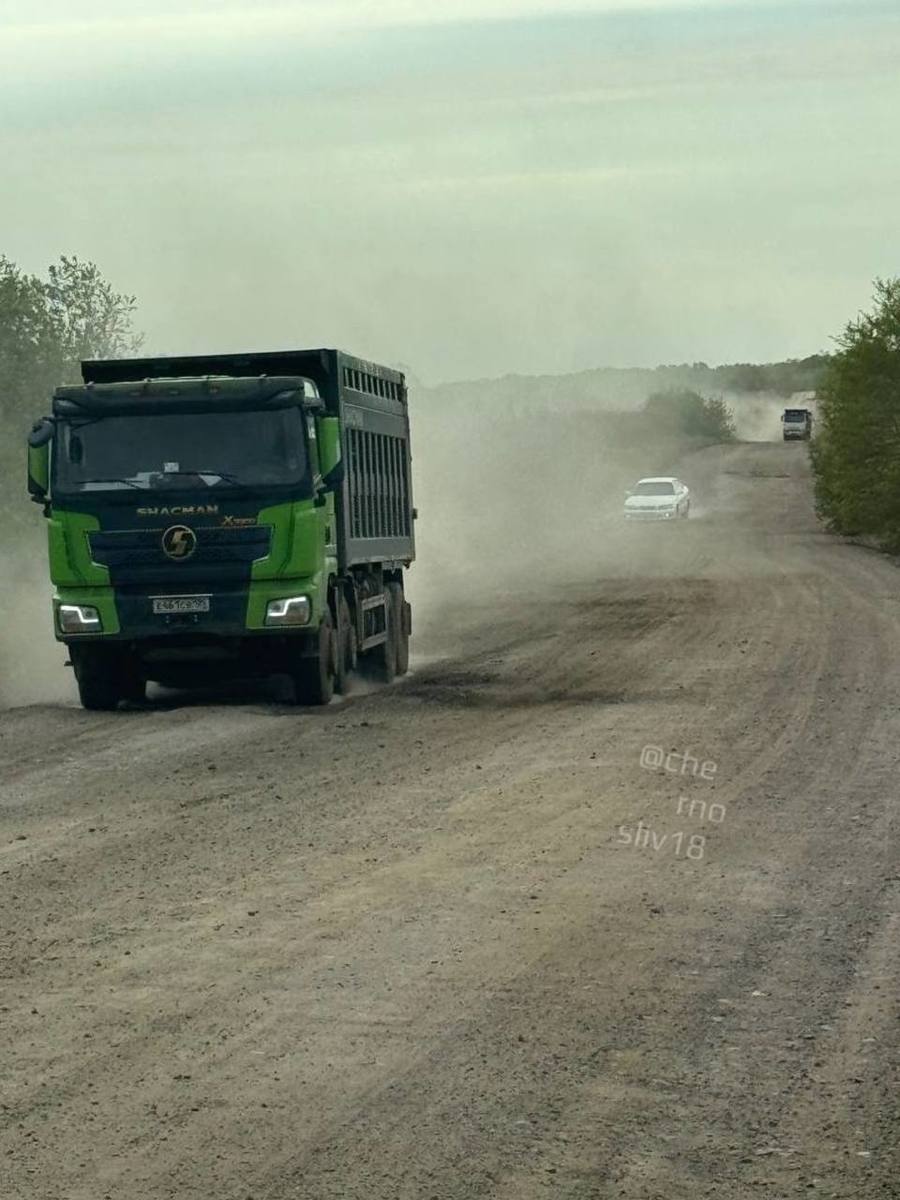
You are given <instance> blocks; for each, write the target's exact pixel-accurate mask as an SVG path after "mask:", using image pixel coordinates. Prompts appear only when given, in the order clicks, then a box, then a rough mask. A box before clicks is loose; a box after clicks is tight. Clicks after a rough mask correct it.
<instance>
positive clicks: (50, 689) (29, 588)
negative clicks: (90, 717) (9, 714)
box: [0, 529, 75, 709]
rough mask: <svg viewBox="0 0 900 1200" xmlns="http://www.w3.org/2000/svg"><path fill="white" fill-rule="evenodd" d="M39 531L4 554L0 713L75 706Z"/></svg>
mask: <svg viewBox="0 0 900 1200" xmlns="http://www.w3.org/2000/svg"><path fill="white" fill-rule="evenodd" d="M42 537H43V531H42V530H40V529H38V530H37V531H36V532H34V533H32V534H31V535H30V536H29V537H28V538H27V545H26V544H25V542H26V539H25V538H22V539H21V542H20V544H19V545H18V546H15V547H12V548H8V547H4V550H3V578H2V579H0V709H2V708H12V707H14V706H18V705H23V704H39V703H65V702H74V699H75V685H74V682H73V679H72V672H71V671H70V670H68V669H67V668H66V667H65V666H64V664H65V661H66V652H65V649H64V647H62V646H60V645H59V644H58V643H57V642H56V640H55V639H54V636H53V620H52V615H51V613H52V609H51V596H52V593H53V589H52V587H51V584H50V579H49V572H48V568H47V563H46V553H45V551H44V545H43V541H42Z"/></svg>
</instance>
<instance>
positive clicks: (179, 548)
mask: <svg viewBox="0 0 900 1200" xmlns="http://www.w3.org/2000/svg"><path fill="white" fill-rule="evenodd" d="M162 548H163V553H164V554H166V555H167V556H168V557H169V558H172V559H174V560H175V561H176V562H184V560H185V559H186V558H190V557H191V555H192V554H193V553H194V551H195V550H196V549H197V535H196V533H194V531H193V529H189V528H188V527H187V525H172V526H170V527H169V528H168V529H167V530H166V532H165V533H164V534H163V535H162Z"/></svg>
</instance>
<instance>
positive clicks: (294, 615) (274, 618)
mask: <svg viewBox="0 0 900 1200" xmlns="http://www.w3.org/2000/svg"><path fill="white" fill-rule="evenodd" d="M311 616H312V603H311V602H310V599H309V596H289V597H288V598H287V599H286V600H270V601H269V603H268V604H267V605H266V624H267V625H308V624H309V620H310V617H311Z"/></svg>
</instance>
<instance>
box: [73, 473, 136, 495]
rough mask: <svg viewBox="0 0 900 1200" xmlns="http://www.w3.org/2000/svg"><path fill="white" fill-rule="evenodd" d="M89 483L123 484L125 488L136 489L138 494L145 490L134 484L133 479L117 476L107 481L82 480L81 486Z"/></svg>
mask: <svg viewBox="0 0 900 1200" xmlns="http://www.w3.org/2000/svg"><path fill="white" fill-rule="evenodd" d="M89 483H124V484H125V485H126V487H131V488H137V490H138V491H139V492H143V491H146V488H144V487H142V486H141V484H139V483H135V482H134V480H133V479H119V478H118V477H117V476H110V478H109V479H82V480H81V486H82V487H87V485H88V484H89Z"/></svg>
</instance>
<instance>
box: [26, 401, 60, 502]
mask: <svg viewBox="0 0 900 1200" xmlns="http://www.w3.org/2000/svg"><path fill="white" fill-rule="evenodd" d="M53 433H54V428H53V422H52V421H51V420H49V419H47V418H45V419H44V420H43V421H38V422H37V423H36V424H35V426H34V427H33V429H32V430H31V433H30V434H29V435H28V494H29V496H30V497H31V499H32V500H33V501H34V502H35V504H45V503H46V500H47V494H48V493H49V491H50V443H51V442H52V441H53Z"/></svg>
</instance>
